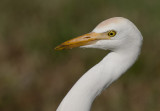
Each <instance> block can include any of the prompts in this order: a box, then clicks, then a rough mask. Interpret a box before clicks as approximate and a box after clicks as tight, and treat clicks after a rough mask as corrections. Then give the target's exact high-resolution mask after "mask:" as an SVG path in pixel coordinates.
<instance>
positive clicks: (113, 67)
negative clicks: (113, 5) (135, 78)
mask: <svg viewBox="0 0 160 111" xmlns="http://www.w3.org/2000/svg"><path fill="white" fill-rule="evenodd" d="M139 50H140V48H139V47H138V48H136V49H135V48H134V52H133V53H131V52H130V53H127V51H125V52H123V51H122V53H121V52H110V53H109V54H108V55H107V56H106V57H104V59H103V60H102V61H101V62H100V63H98V64H97V65H95V66H94V67H93V68H91V69H90V70H89V71H88V72H86V73H85V74H84V75H83V76H82V77H81V78H80V79H79V80H78V81H77V82H76V84H75V85H74V86H73V87H72V89H71V90H70V91H69V92H68V94H67V95H66V96H65V98H64V99H63V101H62V102H61V104H60V105H59V107H58V109H57V111H90V108H91V105H92V102H93V101H94V99H95V98H96V96H97V95H99V94H100V93H101V91H102V90H103V89H105V88H106V87H107V86H108V85H110V84H111V83H112V82H113V81H115V80H116V79H118V78H119V77H120V76H121V75H122V74H123V73H124V72H125V71H126V70H127V69H128V68H129V67H130V66H131V65H132V64H133V63H134V62H135V60H136V58H137V56H138V54H139ZM128 51H130V49H129V50H128Z"/></svg>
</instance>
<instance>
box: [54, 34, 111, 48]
mask: <svg viewBox="0 0 160 111" xmlns="http://www.w3.org/2000/svg"><path fill="white" fill-rule="evenodd" d="M102 39H110V37H109V36H107V34H105V33H95V32H91V33H88V34H84V35H82V36H79V37H76V38H74V39H71V40H68V41H66V42H64V43H62V44H60V45H58V46H57V47H56V48H55V50H63V49H72V48H74V47H79V46H84V45H89V44H92V43H93V42H96V41H97V40H102Z"/></svg>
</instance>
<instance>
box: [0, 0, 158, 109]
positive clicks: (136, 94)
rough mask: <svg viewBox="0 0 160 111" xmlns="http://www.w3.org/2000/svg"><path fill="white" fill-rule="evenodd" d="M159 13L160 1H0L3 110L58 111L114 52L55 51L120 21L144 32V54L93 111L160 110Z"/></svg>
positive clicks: (110, 88)
mask: <svg viewBox="0 0 160 111" xmlns="http://www.w3.org/2000/svg"><path fill="white" fill-rule="evenodd" d="M159 10H160V1H159V0H132V1H131V0H84V1H83V0H32V1H31V0H0V111H55V110H56V108H57V106H58V104H59V103H60V102H61V100H62V98H63V97H64V96H65V94H66V93H67V92H68V90H69V89H70V88H71V87H72V85H73V84H74V83H75V82H76V81H77V80H78V78H80V77H81V76H82V74H83V73H84V72H86V71H87V70H88V69H89V68H91V67H92V66H93V65H95V64H96V63H98V62H99V61H100V60H101V59H102V58H103V57H104V56H105V55H106V54H107V53H108V52H106V51H102V50H97V49H85V50H84V49H73V50H67V51H58V52H56V51H54V50H53V49H54V47H55V46H56V45H58V44H60V43H61V42H63V41H65V40H68V39H70V38H73V37H76V36H78V35H81V34H85V33H87V32H89V31H91V30H92V29H93V28H94V27H95V26H96V25H97V24H98V23H99V22H101V21H103V20H105V19H107V18H110V17H114V16H122V17H126V18H128V19H130V20H131V21H133V22H134V23H135V24H136V25H137V27H138V28H139V29H140V30H141V32H142V34H143V36H144V44H143V48H142V53H141V55H140V57H139V59H138V61H137V62H136V64H134V66H133V67H132V68H131V69H130V70H129V71H127V72H126V74H125V75H123V76H122V77H121V78H120V79H119V80H118V81H116V82H114V83H113V84H112V85H111V87H109V88H108V89H107V90H105V91H104V92H103V93H102V94H101V95H100V96H99V97H98V98H97V99H96V101H95V102H94V104H93V107H92V111H106V110H107V111H160V105H159V104H160V86H159V85H160V59H159V57H160V31H159V29H160V13H159Z"/></svg>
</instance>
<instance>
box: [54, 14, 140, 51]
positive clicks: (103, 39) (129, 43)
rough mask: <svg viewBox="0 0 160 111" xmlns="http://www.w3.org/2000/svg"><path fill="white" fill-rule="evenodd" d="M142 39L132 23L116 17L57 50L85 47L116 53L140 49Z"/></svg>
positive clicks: (63, 44) (61, 45) (65, 43)
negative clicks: (129, 49) (128, 49)
mask: <svg viewBox="0 0 160 111" xmlns="http://www.w3.org/2000/svg"><path fill="white" fill-rule="evenodd" d="M142 39H143V38H142V36H141V33H140V31H139V30H138V29H137V27H136V26H135V25H134V24H133V23H132V22H131V21H129V20H128V19H125V18H122V17H114V18H110V19H107V20H105V21H103V22H101V23H100V24H98V25H97V26H96V27H95V29H94V30H93V31H92V32H90V33H88V34H84V35H82V36H79V37H76V38H74V39H71V40H68V41H66V42H64V43H62V44H60V45H59V46H57V47H56V48H55V49H57V50H62V49H70V48H74V47H83V48H99V49H104V50H107V49H109V50H112V51H116V50H122V49H126V48H129V47H130V48H132V47H134V48H135V47H140V46H141V42H142Z"/></svg>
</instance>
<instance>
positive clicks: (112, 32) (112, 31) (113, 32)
mask: <svg viewBox="0 0 160 111" xmlns="http://www.w3.org/2000/svg"><path fill="white" fill-rule="evenodd" d="M107 34H108V36H109V37H114V36H115V35H116V31H114V30H111V31H109V32H108V33H107Z"/></svg>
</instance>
